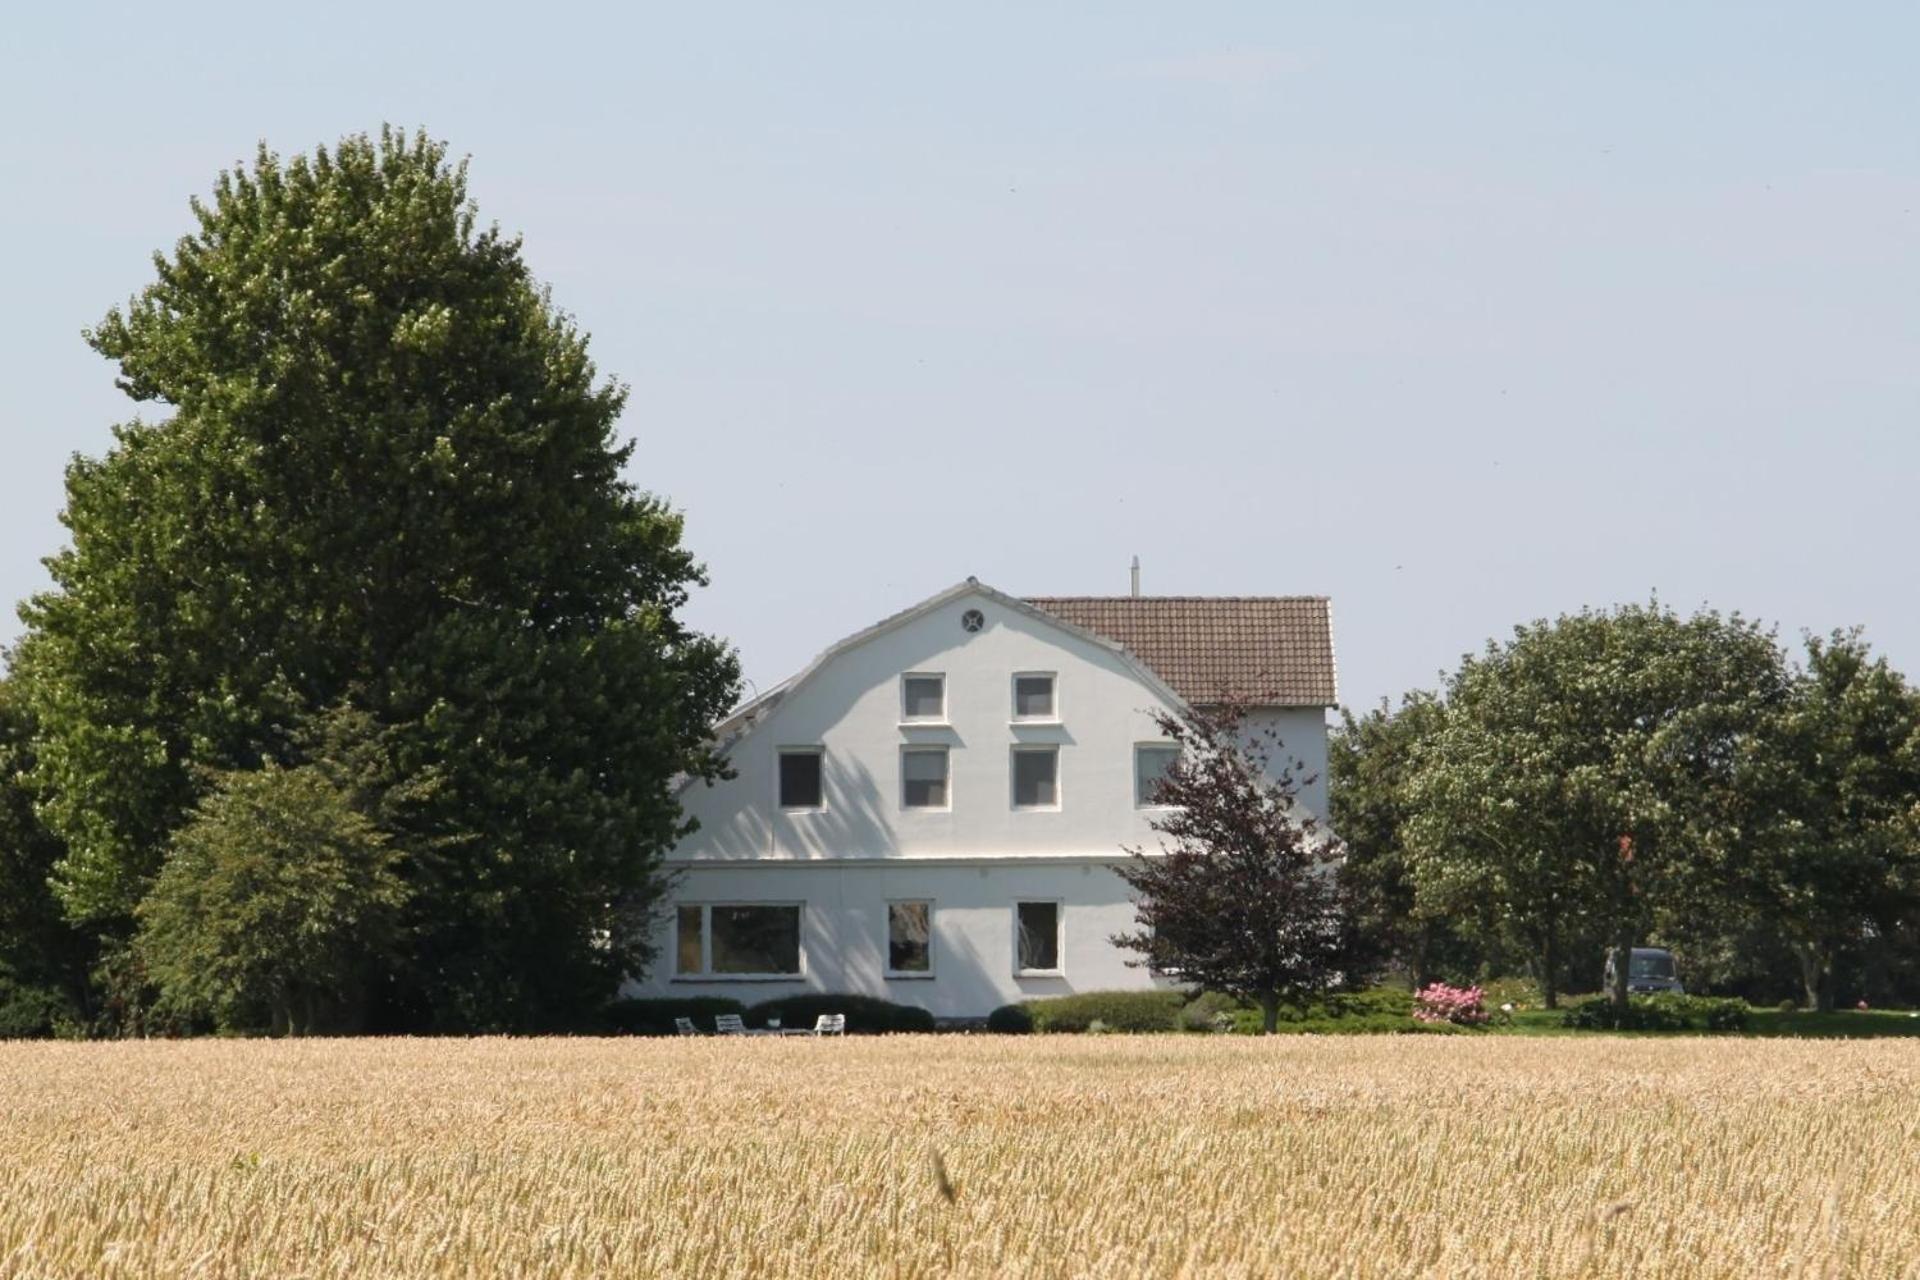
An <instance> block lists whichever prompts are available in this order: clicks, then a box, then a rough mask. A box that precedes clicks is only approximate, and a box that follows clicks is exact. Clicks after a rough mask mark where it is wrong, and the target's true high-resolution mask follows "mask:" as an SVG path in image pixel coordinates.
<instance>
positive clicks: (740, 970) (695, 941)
mask: <svg viewBox="0 0 1920 1280" xmlns="http://www.w3.org/2000/svg"><path fill="white" fill-rule="evenodd" d="M674 914H675V918H676V920H677V923H678V933H679V937H678V939H677V940H676V945H675V947H674V961H675V963H674V968H675V971H676V973H677V975H678V976H680V977H683V978H685V977H700V976H704V977H715V978H727V977H754V978H763V977H772V976H778V977H795V976H798V975H799V973H800V904H799V903H797V902H786V903H734V904H730V905H725V906H681V907H679V908H677V909H676V911H675V913H674Z"/></svg>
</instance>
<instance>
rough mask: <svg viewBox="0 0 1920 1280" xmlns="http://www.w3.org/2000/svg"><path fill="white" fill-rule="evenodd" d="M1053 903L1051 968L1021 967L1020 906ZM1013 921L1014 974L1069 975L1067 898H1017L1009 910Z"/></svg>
mask: <svg viewBox="0 0 1920 1280" xmlns="http://www.w3.org/2000/svg"><path fill="white" fill-rule="evenodd" d="M1043 903H1052V904H1053V959H1054V966H1055V967H1054V968H1051V969H1023V968H1021V967H1020V908H1021V907H1024V906H1039V905H1041V904H1043ZM1008 917H1009V919H1010V920H1011V921H1012V923H1013V930H1012V934H1013V936H1012V942H1013V957H1012V959H1013V976H1014V977H1016V978H1064V977H1066V976H1067V902H1066V899H1065V898H1016V899H1014V902H1013V906H1012V908H1011V909H1010V910H1009V912H1008Z"/></svg>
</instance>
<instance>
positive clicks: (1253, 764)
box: [1113, 705, 1355, 1033]
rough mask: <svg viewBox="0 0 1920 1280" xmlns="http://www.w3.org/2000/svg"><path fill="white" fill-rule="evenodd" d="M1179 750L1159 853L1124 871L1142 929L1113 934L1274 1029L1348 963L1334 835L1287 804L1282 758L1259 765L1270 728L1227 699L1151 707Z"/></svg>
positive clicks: (1291, 785)
mask: <svg viewBox="0 0 1920 1280" xmlns="http://www.w3.org/2000/svg"><path fill="white" fill-rule="evenodd" d="M1156 719H1157V721H1158V722H1159V726H1160V730H1161V732H1163V733H1164V734H1166V736H1167V738H1168V739H1169V740H1170V741H1172V742H1173V743H1175V744H1177V745H1178V746H1179V747H1180V748H1181V750H1180V755H1179V758H1178V759H1177V760H1176V762H1175V763H1174V764H1173V765H1172V766H1171V767H1170V768H1169V769H1168V771H1167V773H1166V775H1165V777H1164V779H1163V780H1162V782H1161V783H1160V788H1159V792H1158V795H1157V799H1158V802H1159V803H1160V804H1162V805H1167V806H1172V807H1171V808H1169V809H1168V810H1167V811H1166V812H1165V813H1164V814H1162V815H1160V816H1158V817H1156V818H1155V819H1154V820H1153V827H1154V829H1155V830H1156V831H1158V832H1159V833H1160V834H1161V835H1162V836H1164V837H1166V839H1165V840H1164V841H1162V847H1161V849H1160V851H1159V852H1157V853H1155V854H1151V855H1150V854H1147V853H1146V852H1144V851H1143V850H1140V849H1131V850H1128V852H1130V853H1131V854H1133V861H1132V862H1131V864H1129V865H1127V866H1124V867H1122V868H1121V869H1120V875H1121V878H1122V879H1124V880H1125V881H1126V882H1127V884H1128V885H1129V886H1131V887H1132V889H1133V890H1134V892H1135V893H1136V894H1137V895H1138V903H1137V910H1138V918H1139V922H1140V925H1141V928H1140V929H1139V931H1137V932H1134V933H1127V934H1120V935H1118V936H1116V937H1115V938H1114V939H1113V941H1114V943H1115V945H1117V946H1120V947H1124V948H1127V949H1128V950H1131V951H1137V952H1139V953H1141V954H1142V955H1143V956H1144V957H1146V960H1145V963H1149V964H1151V965H1152V966H1153V967H1154V968H1155V969H1157V970H1159V971H1160V972H1163V973H1167V974H1171V975H1174V976H1177V977H1179V978H1180V979H1182V980H1183V981H1186V982H1189V983H1191V984H1193V985H1194V986H1197V987H1201V988H1204V989H1206V990H1208V991H1218V992H1222V993H1224V994H1227V995H1231V996H1235V997H1237V998H1239V999H1242V1000H1248V1001H1251V1002H1253V1003H1256V1004H1258V1005H1259V1006H1260V1010H1261V1015H1262V1022H1263V1025H1264V1026H1265V1029H1266V1030H1267V1031H1268V1032H1269V1033H1271V1032H1272V1031H1273V1030H1274V1028H1275V1026H1276V1025H1277V1023H1278V1020H1279V1011H1280V1004H1281V1002H1282V1001H1283V1000H1287V999H1298V998H1302V997H1305V996H1308V995H1311V994H1314V993H1316V992H1320V991H1324V990H1325V989H1327V988H1328V987H1330V986H1332V985H1334V984H1335V983H1337V982H1339V981H1340V980H1341V979H1342V977H1343V976H1345V975H1346V974H1347V972H1348V971H1349V970H1350V969H1351V967H1352V965H1353V957H1354V954H1355V953H1354V949H1353V941H1354V940H1353V938H1352V936H1351V935H1350V934H1349V932H1348V930H1347V927H1346V921H1347V913H1346V911H1345V909H1344V907H1345V904H1344V890H1343V887H1342V884H1341V880H1340V877H1339V874H1338V862H1339V854H1340V849H1339V844H1338V843H1337V842H1336V841H1334V840H1333V839H1332V838H1331V837H1330V836H1328V835H1327V834H1326V833H1325V832H1323V831H1321V830H1320V829H1319V824H1318V823H1317V822H1316V821H1315V820H1314V819H1313V818H1312V817H1309V816H1306V815H1303V814H1302V813H1301V811H1300V810H1299V809H1298V808H1297V807H1296V805H1295V797H1296V794H1297V785H1298V784H1297V781H1296V779H1295V778H1294V776H1293V774H1292V772H1291V770H1290V769H1283V770H1282V771H1281V772H1279V773H1277V774H1274V773H1270V772H1269V770H1268V763H1269V761H1270V760H1271V759H1272V758H1273V752H1274V750H1275V749H1276V748H1277V746H1278V742H1277V740H1276V739H1275V738H1274V737H1273V735H1272V733H1271V732H1270V731H1261V732H1247V731H1245V730H1244V729H1243V725H1244V715H1243V713H1242V711H1241V710H1240V709H1239V708H1237V707H1234V706H1231V705H1229V706H1225V707H1221V708H1216V709H1211V710H1188V711H1186V712H1184V713H1182V714H1179V715H1175V714H1172V713H1168V712H1162V713H1160V714H1159V715H1158V716H1157V717H1156Z"/></svg>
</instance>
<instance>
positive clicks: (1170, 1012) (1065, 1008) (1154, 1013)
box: [1020, 991, 1187, 1032]
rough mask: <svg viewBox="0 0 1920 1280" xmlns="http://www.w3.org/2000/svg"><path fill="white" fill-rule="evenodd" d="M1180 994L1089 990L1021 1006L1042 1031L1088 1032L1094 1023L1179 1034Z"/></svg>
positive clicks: (1113, 1028) (1182, 995)
mask: <svg viewBox="0 0 1920 1280" xmlns="http://www.w3.org/2000/svg"><path fill="white" fill-rule="evenodd" d="M1186 1003H1187V997H1186V993H1184V992H1181V991H1087V992H1082V993H1081V994H1079V995H1072V996H1048V997H1046V998H1044V999H1040V1000H1028V1001H1026V1002H1025V1003H1023V1004H1022V1005H1021V1006H1020V1007H1021V1008H1023V1009H1025V1010H1026V1011H1027V1014H1028V1016H1029V1017H1031V1018H1032V1019H1033V1029H1034V1030H1035V1031H1039V1032H1058V1031H1085V1030H1087V1029H1088V1028H1089V1027H1091V1026H1092V1025H1093V1024H1094V1023H1096V1022H1098V1023H1099V1024H1101V1029H1102V1030H1105V1031H1133V1032H1139V1031H1178V1030H1179V1029H1180V1010H1181V1009H1182V1008H1183V1007H1184V1006H1185V1005H1186Z"/></svg>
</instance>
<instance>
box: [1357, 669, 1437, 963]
mask: <svg viewBox="0 0 1920 1280" xmlns="http://www.w3.org/2000/svg"><path fill="white" fill-rule="evenodd" d="M1444 716H1445V704H1443V703H1442V702H1441V701H1440V699H1438V698H1437V697H1435V696H1434V695H1433V694H1430V693H1425V692H1414V693H1410V694H1408V695H1406V697H1404V698H1403V699H1401V703H1400V708H1399V710H1398V711H1395V710H1393V709H1391V708H1390V707H1389V706H1388V705H1387V703H1386V702H1385V700H1382V702H1381V704H1380V705H1379V706H1378V707H1376V708H1374V709H1373V710H1372V711H1369V712H1368V713H1367V714H1365V715H1364V716H1355V715H1354V714H1353V713H1352V711H1350V710H1347V709H1344V708H1343V709H1342V710H1341V713H1340V719H1341V722H1340V726H1339V728H1338V729H1336V730H1335V732H1334V733H1333V735H1332V737H1331V739H1330V741H1329V743H1328V753H1327V772H1328V782H1329V784H1330V785H1329V791H1328V799H1329V809H1330V813H1329V815H1328V816H1329V817H1330V819H1331V823H1332V826H1333V829H1334V830H1335V831H1337V832H1339V834H1340V840H1341V843H1342V845H1343V846H1344V847H1345V851H1346V859H1345V864H1344V874H1345V876H1346V879H1347V884H1348V887H1349V890H1350V892H1351V894H1352V908H1353V911H1354V914H1355V920H1354V923H1355V926H1356V927H1357V928H1358V929H1359V930H1360V931H1361V932H1363V933H1365V934H1367V935H1369V936H1370V937H1372V938H1374V939H1375V940H1376V941H1377V942H1378V944H1379V945H1380V946H1381V947H1382V949H1383V950H1385V951H1386V952H1387V953H1389V954H1390V955H1392V956H1393V957H1394V958H1396V959H1397V960H1398V961H1399V962H1401V963H1403V964H1404V965H1406V967H1407V971H1408V973H1409V975H1410V976H1411V978H1412V980H1413V983H1414V986H1415V987H1416V988H1418V987H1420V986H1424V985H1425V984H1426V982H1427V980H1428V979H1430V978H1431V977H1433V976H1434V973H1435V964H1436V961H1439V960H1441V959H1442V958H1443V957H1445V958H1448V959H1453V960H1456V961H1457V960H1458V959H1459V958H1460V956H1461V953H1462V950H1463V949H1462V948H1461V947H1460V946H1459V945H1458V943H1457V942H1456V941H1455V939H1454V934H1455V929H1454V928H1453V927H1451V926H1450V924H1449V917H1448V916H1445V915H1441V914H1439V913H1435V912H1431V911H1429V912H1422V911H1421V909H1420V903H1419V901H1418V898H1417V895H1416V894H1415V890H1414V875H1413V871H1414V868H1413V856H1412V851H1411V850H1409V849H1408V847H1407V843H1406V835H1405V833H1406V829H1407V824H1408V822H1409V820H1410V818H1411V816H1412V795H1411V790H1410V789H1411V785H1412V782H1413V778H1414V776H1415V773H1416V771H1417V768H1418V759H1419V757H1418V752H1419V749H1420V747H1421V744H1422V743H1423V742H1425V741H1426V740H1427V739H1428V738H1429V737H1431V736H1432V735H1433V734H1435V733H1437V732H1438V731H1439V728H1440V724H1441V721H1442V719H1443V717H1444ZM1450 943H1451V944H1452V945H1449V944H1450Z"/></svg>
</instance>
